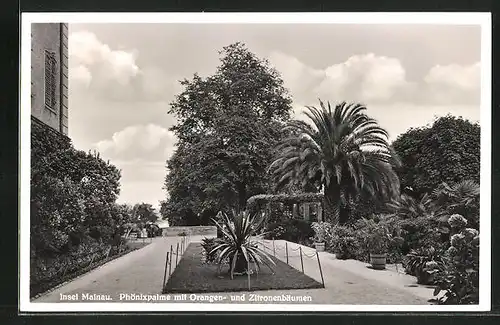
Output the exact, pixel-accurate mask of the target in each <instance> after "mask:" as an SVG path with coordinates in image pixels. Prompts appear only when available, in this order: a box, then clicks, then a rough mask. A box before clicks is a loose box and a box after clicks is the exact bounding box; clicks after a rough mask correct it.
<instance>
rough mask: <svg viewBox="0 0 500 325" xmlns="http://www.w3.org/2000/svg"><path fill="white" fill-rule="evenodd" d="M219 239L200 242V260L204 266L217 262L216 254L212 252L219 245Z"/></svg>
mask: <svg viewBox="0 0 500 325" xmlns="http://www.w3.org/2000/svg"><path fill="white" fill-rule="evenodd" d="M219 242H220V239H219V238H203V240H202V242H201V246H202V247H203V251H202V254H203V256H202V260H203V262H204V263H206V264H213V263H215V261H216V260H217V257H218V252H217V251H214V248H215V247H217V245H218V244H219Z"/></svg>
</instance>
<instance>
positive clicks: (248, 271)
mask: <svg viewBox="0 0 500 325" xmlns="http://www.w3.org/2000/svg"><path fill="white" fill-rule="evenodd" d="M247 278H248V291H250V261H248V260H247Z"/></svg>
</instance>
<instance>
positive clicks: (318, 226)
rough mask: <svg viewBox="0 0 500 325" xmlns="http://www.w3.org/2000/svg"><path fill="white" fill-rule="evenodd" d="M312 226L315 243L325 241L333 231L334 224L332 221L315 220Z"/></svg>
mask: <svg viewBox="0 0 500 325" xmlns="http://www.w3.org/2000/svg"><path fill="white" fill-rule="evenodd" d="M311 227H312V229H313V230H314V242H315V243H324V242H325V240H327V238H328V236H330V234H331V233H332V224H331V223H330V222H326V221H323V222H313V223H312V224H311Z"/></svg>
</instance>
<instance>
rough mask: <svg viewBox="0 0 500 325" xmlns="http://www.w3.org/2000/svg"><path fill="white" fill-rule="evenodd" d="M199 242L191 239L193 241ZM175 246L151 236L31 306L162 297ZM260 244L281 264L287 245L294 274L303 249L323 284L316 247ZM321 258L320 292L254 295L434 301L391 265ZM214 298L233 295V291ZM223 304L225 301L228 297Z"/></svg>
mask: <svg viewBox="0 0 500 325" xmlns="http://www.w3.org/2000/svg"><path fill="white" fill-rule="evenodd" d="M200 239H201V238H191V242H195V241H199V240H200ZM177 242H180V238H179V237H162V238H155V239H154V240H153V242H152V243H151V244H150V245H148V246H146V247H144V248H142V249H139V250H137V251H134V252H132V253H129V254H127V255H125V256H123V257H120V258H118V259H116V260H113V261H111V262H109V263H107V264H105V265H103V266H101V267H99V268H97V269H95V270H93V271H91V272H89V273H87V274H85V275H83V276H81V277H79V278H77V279H75V280H73V281H72V282H69V283H67V284H65V285H63V286H61V287H59V288H57V289H55V290H54V291H52V292H50V293H48V294H46V295H43V296H41V297H39V298H38V299H36V300H34V302H61V300H60V294H75V293H79V294H80V295H81V294H82V293H91V294H92V293H96V294H111V296H112V297H113V302H119V300H118V297H119V294H120V293H143V294H155V293H160V291H161V285H162V281H163V275H164V266H165V254H166V252H167V250H169V249H170V245H173V246H174V249H175V245H176V244H177ZM264 244H265V246H266V247H267V248H266V251H267V252H269V253H270V254H274V252H276V254H275V256H276V257H278V258H279V259H281V260H282V261H285V262H286V251H285V247H286V246H285V245H288V249H289V259H288V260H289V264H290V265H291V266H293V267H295V268H296V269H298V270H302V265H301V262H300V258H299V256H300V255H299V253H300V251H299V250H298V249H299V247H301V248H302V252H303V254H304V258H303V262H304V272H305V273H306V274H307V275H308V276H310V277H311V278H313V279H315V280H317V281H319V282H321V274H320V272H319V268H318V262H317V259H316V258H315V254H316V251H315V250H314V249H312V248H309V247H306V246H300V245H298V244H295V243H290V242H288V243H287V244H285V241H275V243H274V247H275V248H274V249H273V243H272V241H264ZM307 256H309V257H312V258H309V257H307ZM319 256H320V261H321V267H322V271H323V277H324V281H325V288H324V289H304V290H273V291H255V292H252V293H257V294H260V295H265V296H271V295H272V296H275V295H281V294H285V295H286V294H290V295H293V296H299V295H300V296H310V297H311V298H312V300H311V301H310V302H309V303H311V304H353V305H354V304H355V305H374V304H375V305H423V304H429V302H428V299H430V298H432V291H433V290H432V289H431V288H426V287H423V286H415V284H416V281H415V278H414V277H411V276H409V275H406V274H402V273H401V272H396V270H394V269H392V268H391V267H389V268H388V270H385V271H376V270H372V269H370V268H368V267H367V264H366V263H363V262H359V261H355V260H347V261H341V260H337V259H335V256H334V255H333V254H330V253H327V252H320V253H319ZM174 264H175V263H173V266H174ZM214 294H215V293H214ZM216 294H217V295H222V296H230V295H234V293H216ZM238 294H240V293H238ZM247 297H248V293H247ZM247 299H248V298H247ZM226 301H227V302H228V303H229V302H230V299H227V300H226ZM136 302H138V301H136ZM303 303H304V302H302V304H303Z"/></svg>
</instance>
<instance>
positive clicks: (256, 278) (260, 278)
mask: <svg viewBox="0 0 500 325" xmlns="http://www.w3.org/2000/svg"><path fill="white" fill-rule="evenodd" d="M202 250H203V248H202V246H201V244H199V243H192V244H190V245H189V247H188V248H187V249H186V251H185V253H184V255H183V257H182V259H181V261H180V262H179V265H178V266H177V267H176V268H175V270H174V272H173V274H172V275H171V276H170V278H169V280H168V282H167V284H166V286H165V288H164V290H163V292H164V293H201V292H231V291H249V289H248V276H246V275H244V276H235V277H234V279H231V277H230V276H229V274H228V272H227V270H228V266H225V267H223V268H222V271H221V273H220V274H218V273H217V265H207V264H203V263H202V259H201V256H202ZM271 258H272V259H273V260H274V262H275V263H276V265H275V266H273V269H274V274H273V273H272V272H271V270H270V269H269V268H268V267H266V266H263V267H262V268H261V270H260V272H259V273H258V274H252V275H251V276H250V291H255V290H279V289H281V290H283V289H311V288H322V287H323V286H322V284H321V283H319V282H317V281H315V280H313V279H312V278H310V277H308V276H307V275H305V274H303V273H302V272H300V271H298V270H296V269H294V268H293V267H291V266H289V265H287V264H286V263H284V262H282V261H280V260H278V259H276V258H274V257H271ZM250 266H251V268H252V269H254V267H253V265H252V264H251V265H250Z"/></svg>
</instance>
